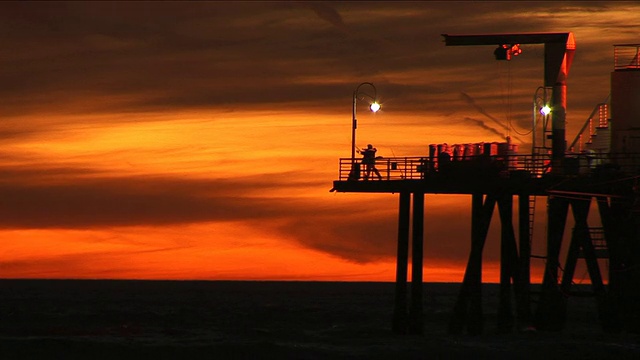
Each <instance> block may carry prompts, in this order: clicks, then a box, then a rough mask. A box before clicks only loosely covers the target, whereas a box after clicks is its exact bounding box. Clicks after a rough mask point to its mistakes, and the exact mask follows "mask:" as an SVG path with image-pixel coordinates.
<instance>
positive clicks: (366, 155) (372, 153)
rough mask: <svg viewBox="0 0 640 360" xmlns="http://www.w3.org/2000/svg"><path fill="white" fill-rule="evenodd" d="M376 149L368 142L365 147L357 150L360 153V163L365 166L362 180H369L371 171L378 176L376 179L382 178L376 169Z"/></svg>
mask: <svg viewBox="0 0 640 360" xmlns="http://www.w3.org/2000/svg"><path fill="white" fill-rule="evenodd" d="M376 151H378V149H376V148H374V147H373V145H371V144H368V145H367V148H366V149H364V150H359V151H358V152H359V153H360V154H362V163H363V164H364V166H365V173H364V180H369V176H370V175H371V171H373V172H374V173H375V174H376V175H377V176H378V180H382V176H381V175H380V171H378V169H376Z"/></svg>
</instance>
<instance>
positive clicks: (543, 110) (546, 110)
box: [540, 105, 551, 116]
mask: <svg viewBox="0 0 640 360" xmlns="http://www.w3.org/2000/svg"><path fill="white" fill-rule="evenodd" d="M550 113H551V108H550V107H549V105H545V106H543V107H541V108H540V114H542V115H544V116H547V115H549V114H550Z"/></svg>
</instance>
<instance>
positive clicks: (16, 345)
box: [0, 280, 640, 360]
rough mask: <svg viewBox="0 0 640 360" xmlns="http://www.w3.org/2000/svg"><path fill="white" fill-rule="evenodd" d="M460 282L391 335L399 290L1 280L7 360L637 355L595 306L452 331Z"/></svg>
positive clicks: (490, 316) (492, 303) (587, 302)
mask: <svg viewBox="0 0 640 360" xmlns="http://www.w3.org/2000/svg"><path fill="white" fill-rule="evenodd" d="M458 290H459V284H425V285H424V290H423V291H424V302H423V308H424V324H425V326H424V328H425V331H424V334H423V335H411V336H409V335H404V336H402V335H396V334H393V333H392V331H391V318H392V313H393V305H394V303H393V302H394V298H393V294H394V284H393V283H345V282H250V281H247V282H218V281H211V282H208V281H101V280H88V281H79V280H0V301H1V302H0V359H14V358H15V359H23V358H24V359H33V358H43V359H44V358H46V359H51V358H56V359H123V358H132V359H133V358H136V359H143V358H154V359H158V358H166V359H173V358H175V359H194V358H197V359H200V358H203V359H204V358H206V359H283V358H285V359H289V358H294V359H336V358H339V359H348V358H363V359H365V358H366V359H421V358H424V359H454V358H455V359H465V358H473V359H482V358H486V359H511V358H524V359H541V358H542V359H545V360H547V359H554V358H557V359H573V358H576V359H578V358H580V359H585V358H587V359H601V358H616V359H625V358H629V359H640V346H639V345H638V340H639V337H638V336H637V335H633V334H614V335H611V334H604V333H602V331H601V330H600V328H599V325H598V320H597V313H596V311H595V303H594V300H593V299H575V300H573V299H572V300H571V301H570V311H569V323H568V325H567V329H566V330H565V331H564V332H562V333H542V332H533V333H520V332H517V331H514V332H513V333H509V334H496V333H495V330H494V329H495V314H496V312H497V301H498V296H497V292H498V287H497V286H496V285H485V288H484V290H483V295H484V302H485V304H484V315H485V319H486V322H485V329H486V331H485V334H484V335H481V336H468V335H461V336H451V335H448V334H447V324H448V321H449V319H450V316H451V311H452V309H453V304H454V302H455V299H456V297H457V292H458Z"/></svg>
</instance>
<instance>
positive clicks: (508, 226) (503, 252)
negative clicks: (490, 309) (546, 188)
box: [498, 194, 520, 333]
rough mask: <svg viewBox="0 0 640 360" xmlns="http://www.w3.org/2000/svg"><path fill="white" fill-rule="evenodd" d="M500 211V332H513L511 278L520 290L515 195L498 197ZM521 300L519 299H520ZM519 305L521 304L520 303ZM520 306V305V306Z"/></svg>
mask: <svg viewBox="0 0 640 360" xmlns="http://www.w3.org/2000/svg"><path fill="white" fill-rule="evenodd" d="M498 210H499V213H500V227H501V241H500V308H499V310H498V332H503V333H506V332H511V331H512V330H513V324H514V318H513V312H512V310H511V294H512V293H511V280H512V279H513V284H514V287H515V288H517V289H518V290H520V288H519V287H518V286H519V284H520V283H519V277H518V270H519V269H518V248H517V246H516V236H515V232H514V230H513V196H512V195H506V194H505V195H501V196H500V198H499V199H498ZM518 300H519V299H518ZM518 305H520V304H519V303H518ZM518 308H520V306H518Z"/></svg>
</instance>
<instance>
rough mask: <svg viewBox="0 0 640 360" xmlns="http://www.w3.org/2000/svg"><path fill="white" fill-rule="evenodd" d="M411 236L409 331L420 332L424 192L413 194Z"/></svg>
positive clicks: (412, 332)
mask: <svg viewBox="0 0 640 360" xmlns="http://www.w3.org/2000/svg"><path fill="white" fill-rule="evenodd" d="M412 230H413V233H412V234H413V237H412V249H411V255H412V262H411V307H410V309H409V333H410V334H422V332H423V322H424V321H423V318H422V265H423V264H422V259H423V251H424V250H423V249H424V246H423V242H424V239H423V238H424V193H414V194H413V229H412Z"/></svg>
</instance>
